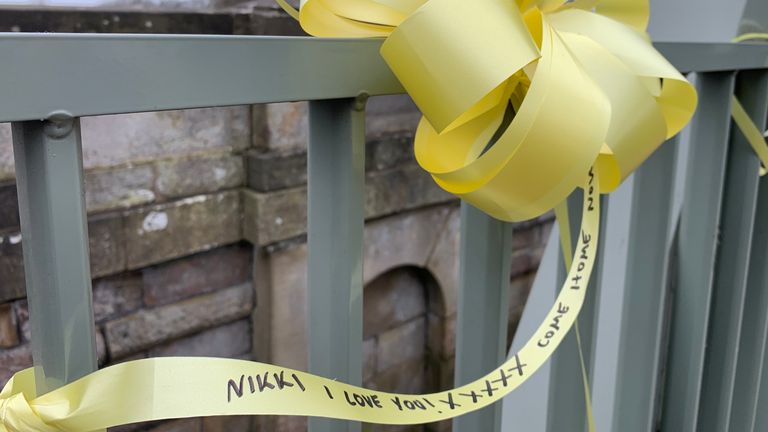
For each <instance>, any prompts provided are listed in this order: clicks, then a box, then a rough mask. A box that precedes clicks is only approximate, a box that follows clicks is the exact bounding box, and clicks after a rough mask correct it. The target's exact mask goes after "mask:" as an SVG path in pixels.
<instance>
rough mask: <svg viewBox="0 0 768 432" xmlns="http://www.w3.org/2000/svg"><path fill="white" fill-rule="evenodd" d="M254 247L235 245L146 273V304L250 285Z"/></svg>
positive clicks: (164, 302) (184, 259)
mask: <svg viewBox="0 0 768 432" xmlns="http://www.w3.org/2000/svg"><path fill="white" fill-rule="evenodd" d="M251 249H252V248H251V247H250V246H246V245H233V246H227V247H223V248H218V249H214V250H212V251H208V252H203V253H200V254H196V255H193V256H190V257H185V258H181V259H178V260H175V261H171V262H169V263H164V264H159V265H156V266H152V267H147V268H145V269H143V270H142V274H143V279H144V302H145V303H146V304H147V305H148V306H158V305H163V304H168V303H171V302H174V301H178V300H181V299H184V298H188V297H192V296H194V295H198V294H203V293H207V292H211V291H216V290H219V289H222V288H227V287H231V286H234V285H239V284H242V283H245V282H247V281H248V280H249V279H250V276H251Z"/></svg>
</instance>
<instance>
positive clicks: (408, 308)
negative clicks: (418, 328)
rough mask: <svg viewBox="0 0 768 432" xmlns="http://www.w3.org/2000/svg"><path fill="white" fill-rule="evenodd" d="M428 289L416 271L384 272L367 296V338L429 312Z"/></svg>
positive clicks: (366, 290)
mask: <svg viewBox="0 0 768 432" xmlns="http://www.w3.org/2000/svg"><path fill="white" fill-rule="evenodd" d="M424 290H425V288H424V286H423V285H422V283H421V280H419V278H418V276H417V275H416V274H415V273H414V272H413V271H408V270H399V271H391V272H388V273H384V274H383V275H381V276H379V277H377V278H376V279H374V280H373V281H371V282H370V283H369V284H368V285H367V286H366V287H365V292H364V296H363V337H364V338H368V337H371V336H373V335H377V334H380V333H384V332H385V331H387V330H389V329H392V328H395V327H398V326H400V325H402V324H403V323H405V322H407V321H410V320H411V319H413V318H416V317H417V316H421V315H424V314H425V312H426V292H425V291H424Z"/></svg>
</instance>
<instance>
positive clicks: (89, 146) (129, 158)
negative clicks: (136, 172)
mask: <svg viewBox="0 0 768 432" xmlns="http://www.w3.org/2000/svg"><path fill="white" fill-rule="evenodd" d="M249 123H250V110H249V108H248V107H247V106H240V107H229V108H203V109H190V110H179V111H161V112H150V113H139V114H123V115H110V116H98V117H84V118H83V119H82V121H81V125H82V135H83V159H84V164H85V167H86V169H90V168H96V167H110V166H116V165H123V164H126V163H139V162H151V161H154V160H157V159H161V158H165V157H178V155H180V154H191V153H201V152H211V151H219V152H221V151H231V150H241V149H245V148H246V147H248V145H249V142H250V140H249V134H250V125H249Z"/></svg>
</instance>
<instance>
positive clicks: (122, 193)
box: [85, 164, 155, 212]
mask: <svg viewBox="0 0 768 432" xmlns="http://www.w3.org/2000/svg"><path fill="white" fill-rule="evenodd" d="M154 180H155V172H154V170H153V169H152V166H151V165H149V164H143V165H131V166H127V167H116V168H110V169H108V170H104V169H100V170H92V171H86V173H85V203H86V207H87V209H88V211H89V212H98V211H105V210H114V209H120V208H128V207H132V206H136V205H142V204H149V203H151V202H154V201H155V192H154Z"/></svg>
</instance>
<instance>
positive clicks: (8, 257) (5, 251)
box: [0, 233, 26, 302]
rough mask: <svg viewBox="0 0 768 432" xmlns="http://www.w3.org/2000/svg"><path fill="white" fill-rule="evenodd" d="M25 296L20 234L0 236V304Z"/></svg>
mask: <svg viewBox="0 0 768 432" xmlns="http://www.w3.org/2000/svg"><path fill="white" fill-rule="evenodd" d="M25 295H26V288H25V286H24V257H23V253H22V250H21V234H19V233H8V234H5V235H3V234H0V302H7V301H9V300H14V299H18V298H22V297H24V296H25Z"/></svg>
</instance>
